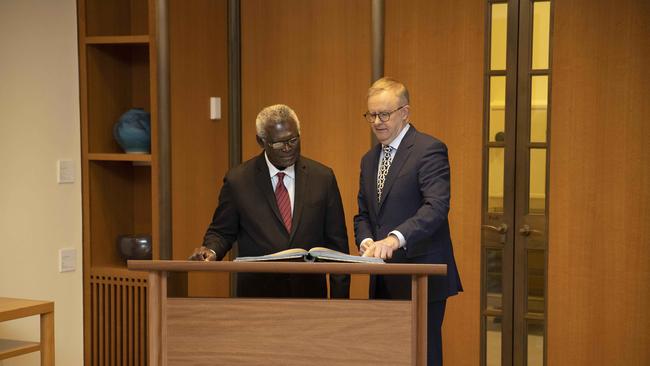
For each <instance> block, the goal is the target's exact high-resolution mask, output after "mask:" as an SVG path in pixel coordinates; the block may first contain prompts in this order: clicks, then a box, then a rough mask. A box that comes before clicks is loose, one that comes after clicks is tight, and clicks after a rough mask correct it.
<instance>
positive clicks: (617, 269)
mask: <svg viewBox="0 0 650 366" xmlns="http://www.w3.org/2000/svg"><path fill="white" fill-rule="evenodd" d="M554 7H555V8H554V23H555V24H554V29H553V36H552V37H553V38H552V41H553V44H552V46H553V49H552V52H553V60H552V62H553V63H552V67H553V75H552V82H551V85H552V108H551V126H552V128H551V171H550V207H549V215H550V222H549V229H550V237H549V253H548V254H549V263H548V267H549V268H548V271H549V274H548V299H549V301H548V365H549V366H558V365H648V364H650V348H649V347H648V345H650V312H648V309H650V260H649V258H650V143H649V142H648V141H650V124H649V123H648V116H649V115H650V104H648V100H650V88H649V87H648V85H650V69H649V68H648V65H650V26H649V25H648V24H650V23H649V21H650V3H648V2H646V1H635V0H624V1H616V2H594V1H589V0H575V1H556V2H555V3H554Z"/></svg>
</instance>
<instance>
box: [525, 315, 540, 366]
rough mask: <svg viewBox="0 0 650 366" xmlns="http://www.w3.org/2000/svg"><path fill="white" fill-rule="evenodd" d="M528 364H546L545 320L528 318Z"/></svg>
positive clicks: (535, 365) (530, 365)
mask: <svg viewBox="0 0 650 366" xmlns="http://www.w3.org/2000/svg"><path fill="white" fill-rule="evenodd" d="M527 328H528V329H527V333H528V339H527V341H528V348H527V354H528V357H527V361H528V362H527V363H526V365H527V366H544V322H543V321H541V320H528V326H527Z"/></svg>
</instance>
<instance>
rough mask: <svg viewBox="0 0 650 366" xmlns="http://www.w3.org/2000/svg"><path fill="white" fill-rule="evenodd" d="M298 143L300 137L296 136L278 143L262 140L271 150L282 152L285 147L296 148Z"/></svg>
mask: <svg viewBox="0 0 650 366" xmlns="http://www.w3.org/2000/svg"><path fill="white" fill-rule="evenodd" d="M262 140H264V139H262ZM298 141H300V136H296V137H294V138H291V139H289V140H286V141H278V142H268V141H266V140H264V142H266V143H267V144H268V145H269V146H270V147H271V148H272V149H273V150H282V149H284V147H285V146H286V147H289V148H292V149H293V148H294V147H296V145H298Z"/></svg>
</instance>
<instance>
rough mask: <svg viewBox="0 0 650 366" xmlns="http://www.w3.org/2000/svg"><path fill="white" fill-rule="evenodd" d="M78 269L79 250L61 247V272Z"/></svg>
mask: <svg viewBox="0 0 650 366" xmlns="http://www.w3.org/2000/svg"><path fill="white" fill-rule="evenodd" d="M76 269H77V250H76V249H75V248H63V249H59V272H74V271H75V270H76Z"/></svg>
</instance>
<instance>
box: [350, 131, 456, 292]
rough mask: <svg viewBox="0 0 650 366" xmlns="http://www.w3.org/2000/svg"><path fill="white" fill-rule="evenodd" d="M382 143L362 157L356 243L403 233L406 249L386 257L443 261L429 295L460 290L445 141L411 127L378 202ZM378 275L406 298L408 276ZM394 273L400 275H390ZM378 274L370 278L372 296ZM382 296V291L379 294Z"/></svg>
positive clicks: (434, 277) (422, 261)
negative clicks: (444, 269) (451, 227)
mask: <svg viewBox="0 0 650 366" xmlns="http://www.w3.org/2000/svg"><path fill="white" fill-rule="evenodd" d="M380 153H381V145H380V144H377V146H375V147H374V148H373V149H372V150H370V151H369V152H368V153H366V155H364V157H363V158H362V160H361V178H360V183H359V195H358V201H359V202H358V203H359V213H358V215H356V216H355V218H354V231H355V237H356V242H357V245H360V244H361V241H362V240H363V239H365V238H372V239H374V240H381V239H384V238H385V237H386V236H387V235H388V234H389V233H390V232H391V231H393V230H397V231H399V232H400V233H402V234H403V235H404V238H405V239H406V247H405V249H398V250H397V251H396V252H394V253H393V258H392V259H391V260H388V261H389V262H398V263H441V264H447V276H446V277H440V276H431V277H429V300H430V301H435V300H442V299H446V298H447V297H448V296H451V295H455V294H457V293H458V291H462V286H461V283H460V277H459V276H458V270H457V269H456V261H455V259H454V252H453V249H452V245H451V237H450V235H449V222H448V220H447V213H448V212H449V196H450V193H449V161H448V159H447V147H446V146H445V144H444V143H442V142H441V141H439V140H436V139H435V138H433V137H431V136H429V135H425V134H423V133H420V132H418V131H417V130H416V129H415V127H414V126H413V125H411V127H410V128H409V130H408V131H407V132H406V135H404V138H403V139H402V142H401V143H400V146H399V148H398V149H397V152H396V154H395V157H394V158H393V162H392V163H391V166H390V169H389V171H388V175H387V177H386V181H385V183H384V189H383V192H382V198H381V202H379V203H377V198H376V197H377V168H378V164H379V156H380ZM390 277H391V278H381V279H380V280H382V281H384V280H386V279H387V281H384V282H383V283H384V284H385V285H386V286H387V287H388V292H389V294H390V296H388V297H390V298H410V296H411V288H410V286H411V282H410V280H409V278H407V277H404V276H402V277H397V276H390ZM395 278H398V279H399V280H398V281H393V280H392V279H395ZM376 280H377V279H376V278H373V279H372V280H371V288H370V294H371V296H373V297H375V296H374V295H375V290H376V288H375V286H376V284H377V281H376ZM383 296H385V295H383Z"/></svg>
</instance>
